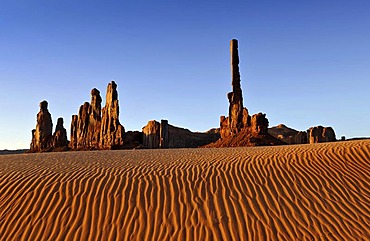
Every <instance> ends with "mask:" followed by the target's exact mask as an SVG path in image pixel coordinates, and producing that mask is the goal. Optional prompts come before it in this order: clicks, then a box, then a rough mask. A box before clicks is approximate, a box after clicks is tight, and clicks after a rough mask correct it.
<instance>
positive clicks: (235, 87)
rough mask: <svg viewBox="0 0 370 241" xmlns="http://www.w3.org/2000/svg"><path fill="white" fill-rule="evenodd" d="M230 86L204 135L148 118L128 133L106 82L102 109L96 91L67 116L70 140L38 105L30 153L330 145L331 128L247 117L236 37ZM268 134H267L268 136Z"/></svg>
mask: <svg viewBox="0 0 370 241" xmlns="http://www.w3.org/2000/svg"><path fill="white" fill-rule="evenodd" d="M230 55H231V85H232V91H231V92H229V93H228V94H227V98H228V101H229V113H228V116H227V117H225V116H221V117H220V127H219V128H214V129H210V130H209V131H207V132H204V133H202V132H191V131H190V130H188V129H184V128H180V127H176V126H173V125H170V124H169V123H168V121H167V120H161V121H160V122H158V121H155V120H151V121H149V122H148V124H147V125H146V126H144V127H143V128H142V131H141V132H139V131H128V132H125V128H124V127H123V126H122V125H121V123H120V121H119V102H118V91H117V84H116V83H115V82H114V81H111V82H110V83H109V84H108V86H107V92H106V101H105V106H104V107H103V108H102V106H101V103H102V98H101V96H100V91H99V90H97V89H96V88H94V89H92V90H91V100H90V103H89V102H85V103H84V104H83V105H81V106H80V108H79V111H78V115H72V121H71V127H70V141H68V140H67V131H66V129H65V128H64V126H63V118H58V120H57V126H56V128H55V132H54V133H52V127H53V123H52V118H51V114H50V113H49V110H48V102H47V101H45V100H44V101H42V102H41V103H40V111H39V113H38V114H37V118H36V129H34V130H32V141H31V145H30V152H45V151H64V150H103V149H133V148H149V149H153V148H194V147H201V146H204V147H232V146H265V145H284V144H304V143H319V142H329V141H335V140H336V137H335V133H334V130H333V128H331V127H322V126H316V127H311V128H309V129H308V130H307V131H296V130H294V129H291V128H288V127H286V126H284V125H279V126H277V127H273V128H270V129H269V128H268V126H269V121H268V119H267V118H266V114H263V113H257V114H254V115H252V116H251V115H249V112H248V109H247V108H246V107H244V106H243V93H242V89H241V78H240V71H239V50H238V41H237V40H236V39H233V40H231V42H230ZM270 132H271V133H270Z"/></svg>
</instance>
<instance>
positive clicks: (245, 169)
mask: <svg viewBox="0 0 370 241" xmlns="http://www.w3.org/2000/svg"><path fill="white" fill-rule="evenodd" d="M0 240H161V241H162V240H370V141H351V142H340V143H324V144H315V145H295V146H284V147H257V148H228V149H177V150H136V151H96V152H68V153H44V154H22V155H3V156H0Z"/></svg>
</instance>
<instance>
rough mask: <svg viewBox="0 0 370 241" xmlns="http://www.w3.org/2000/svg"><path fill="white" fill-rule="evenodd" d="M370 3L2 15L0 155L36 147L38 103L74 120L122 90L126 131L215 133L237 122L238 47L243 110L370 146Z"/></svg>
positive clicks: (36, 6) (119, 7)
mask: <svg viewBox="0 0 370 241" xmlns="http://www.w3.org/2000/svg"><path fill="white" fill-rule="evenodd" d="M369 9H370V2H369V1H364V0H356V1H332V0H327V1H288V0H287V1H217V0H216V1H176V0H175V1H167V0H165V1H147V0H141V1H140V0H139V1H69V0H67V1H57V0H55V1H53V0H52V1H50V0H48V1H46V0H44V1H40V0H34V1H25V0H12V1H9V0H5V1H2V4H1V7H0V30H1V31H0V86H1V96H0V97H1V101H0V113H1V118H0V149H17V148H28V147H29V143H30V141H31V130H32V129H33V128H35V125H36V114H37V112H38V110H39V106H38V105H39V102H40V101H42V100H44V99H45V100H47V101H48V102H49V111H50V112H51V115H52V117H53V123H54V127H55V124H56V119H57V118H58V117H60V116H62V117H64V120H65V128H66V129H67V132H68V135H69V128H70V120H71V116H72V114H77V112H78V108H79V106H80V105H81V104H83V102H85V101H89V100H90V90H91V89H92V88H94V87H96V88H98V89H99V90H100V91H101V93H102V97H103V104H104V100H105V91H106V86H107V84H108V83H109V82H110V81H111V80H115V81H116V83H117V84H118V93H119V100H120V110H121V112H120V120H121V123H122V124H123V125H124V127H125V129H126V130H141V128H142V127H143V126H144V125H145V124H146V123H147V121H148V120H152V119H157V120H160V119H168V120H169V122H170V123H171V124H173V125H176V126H181V127H186V128H189V129H190V130H192V131H205V130H208V129H210V128H213V127H218V126H219V116H220V115H227V112H228V101H227V98H226V94H227V92H228V91H230V90H231V86H230V82H231V75H230V56H229V41H230V40H231V39H232V38H236V39H238V40H239V55H240V70H241V78H242V88H243V94H244V105H245V106H246V107H247V108H248V109H249V111H250V113H257V112H264V113H266V114H267V118H268V119H269V121H270V126H274V125H277V124H280V123H284V124H286V125H287V126H290V127H292V128H294V129H297V130H306V129H307V128H308V127H310V126H315V125H324V126H332V127H333V128H334V129H335V131H336V134H337V137H338V138H339V137H340V136H342V135H345V136H346V137H355V136H370V107H369V103H370V44H369V43H370V15H369V14H368V12H369Z"/></svg>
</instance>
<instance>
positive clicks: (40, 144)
mask: <svg viewBox="0 0 370 241" xmlns="http://www.w3.org/2000/svg"><path fill="white" fill-rule="evenodd" d="M52 129H53V122H52V119H51V114H50V113H49V110H48V102H47V101H46V100H44V101H42V102H41V103H40V111H39V113H37V123H36V129H34V130H32V142H31V146H30V151H31V152H39V151H46V150H48V149H49V148H51V147H52V138H53V136H52Z"/></svg>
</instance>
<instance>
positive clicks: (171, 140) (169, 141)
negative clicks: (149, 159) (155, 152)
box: [142, 120, 220, 149]
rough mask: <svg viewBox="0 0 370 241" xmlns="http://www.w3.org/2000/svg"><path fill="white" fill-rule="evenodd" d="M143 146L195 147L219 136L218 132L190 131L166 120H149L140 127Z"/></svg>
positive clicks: (150, 147) (154, 147) (153, 147)
mask: <svg viewBox="0 0 370 241" xmlns="http://www.w3.org/2000/svg"><path fill="white" fill-rule="evenodd" d="M142 133H143V147H144V148H149V149H156V148H195V147H200V146H203V145H207V144H209V143H211V142H213V141H216V140H217V139H218V138H220V135H219V132H218V131H216V130H214V129H213V130H209V131H207V132H191V131H190V130H188V129H184V128H180V127H176V126H173V125H170V124H168V121H167V120H161V122H160V123H159V122H157V121H155V120H151V121H149V122H148V124H147V125H146V126H144V127H143V128H142Z"/></svg>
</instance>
